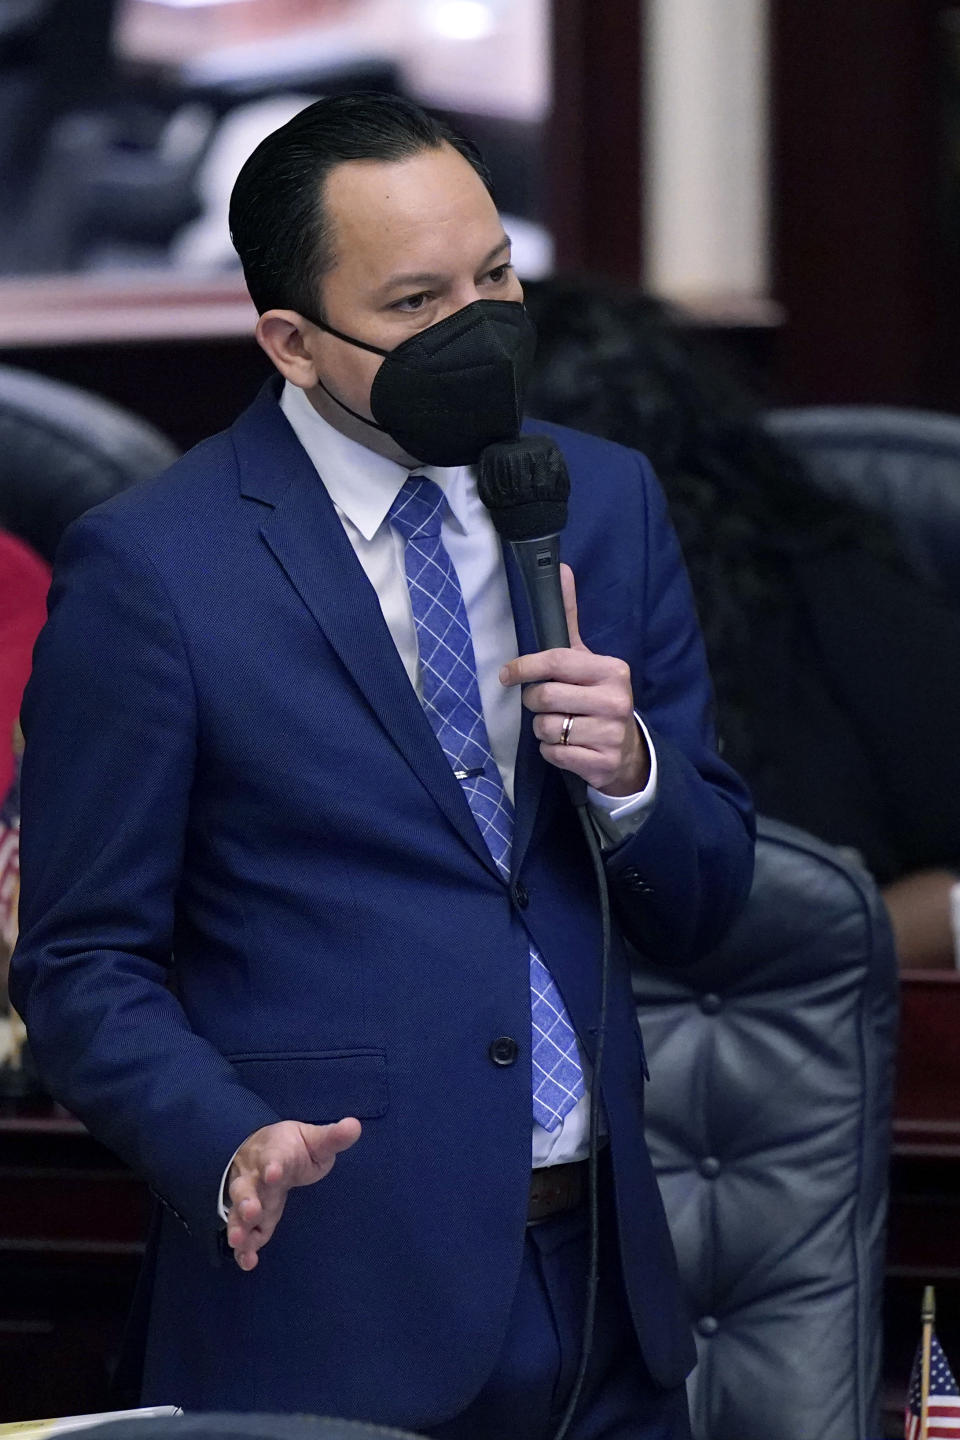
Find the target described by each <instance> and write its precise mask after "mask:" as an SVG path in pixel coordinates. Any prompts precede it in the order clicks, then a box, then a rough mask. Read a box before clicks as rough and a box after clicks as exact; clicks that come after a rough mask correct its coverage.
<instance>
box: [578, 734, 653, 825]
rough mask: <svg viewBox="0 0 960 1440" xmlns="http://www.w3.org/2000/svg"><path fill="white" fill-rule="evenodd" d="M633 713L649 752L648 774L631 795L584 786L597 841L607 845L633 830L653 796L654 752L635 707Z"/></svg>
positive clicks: (649, 805)
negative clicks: (605, 791) (604, 791)
mask: <svg viewBox="0 0 960 1440" xmlns="http://www.w3.org/2000/svg"><path fill="white" fill-rule="evenodd" d="M633 715H634V719H635V720H636V722H637V724H638V725H639V726H640V729H641V730H642V731H643V738H644V739H645V740H646V742H647V749H648V750H649V752H650V778H649V779H648V780H647V783H646V785H644V787H643V789H642V790H638V791H637V792H636V794H635V795H604V794H603V792H602V791H600V790H594V788H593V786H592V785H588V786H587V802H588V804H589V806H590V818H591V820H592V821H593V823H594V826H595V828H596V830H597V832H598V834H599V836H600V840H601V842H602V843H604V844H606V845H609V846H611V847H612V846H614V845H619V844H620V843H621V841H623V840H626V839H627V838H628V837H629V836H630V835H635V834H636V833H637V831H638V830H639V829H640V827H641V826H642V825H643V823H644V821H645V820H646V819H647V818H648V816H649V814H650V811H651V810H652V808H653V804H654V801H655V800H656V798H657V752H656V749H655V747H654V744H653V740H652V738H651V736H650V731H649V730H648V729H647V727H646V725H645V724H644V723H643V721H642V720H641V718H640V716H639V715H638V714H637V712H636V711H634V712H633Z"/></svg>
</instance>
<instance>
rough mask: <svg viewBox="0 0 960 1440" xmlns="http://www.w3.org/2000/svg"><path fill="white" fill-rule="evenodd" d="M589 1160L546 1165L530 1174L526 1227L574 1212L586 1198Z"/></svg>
mask: <svg viewBox="0 0 960 1440" xmlns="http://www.w3.org/2000/svg"><path fill="white" fill-rule="evenodd" d="M589 1163H590V1162H589V1161H588V1160H572V1161H570V1162H569V1164H566V1165H544V1166H541V1167H539V1168H538V1169H536V1170H534V1171H532V1172H531V1175H530V1201H529V1204H528V1206H527V1224H528V1225H536V1224H537V1223H538V1221H540V1220H546V1219H548V1218H549V1217H550V1216H551V1215H562V1214H563V1212H564V1211H565V1210H575V1209H576V1207H577V1206H578V1205H580V1204H582V1202H583V1200H584V1199H585V1197H586V1194H587V1169H588V1166H589Z"/></svg>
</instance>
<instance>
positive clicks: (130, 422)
mask: <svg viewBox="0 0 960 1440" xmlns="http://www.w3.org/2000/svg"><path fill="white" fill-rule="evenodd" d="M177 453H178V452H177V450H176V447H175V446H174V445H173V444H172V442H171V441H169V440H168V439H167V438H166V436H164V435H161V434H160V432H159V431H158V430H155V429H154V427H153V426H152V425H150V424H148V423H147V421H145V420H141V419H140V417H139V416H137V415H133V414H131V413H130V412H129V411H127V410H123V409H121V408H120V407H119V406H118V405H114V404H112V403H111V402H110V401H107V400H102V399H101V398H100V397H99V396H97V395H92V394H90V393H89V392H88V391H86V390H79V389H77V388H75V387H74V386H72V385H64V384H62V383H61V382H60V381H58V380H48V379H47V378H46V377H45V376H42V375H34V374H32V373H31V372H29V371H26V370H17V369H14V368H12V367H10V366H6V365H2V366H0V528H2V529H4V530H9V531H10V532H11V533H12V534H14V535H18V536H19V537H20V538H21V539H22V540H25V541H26V542H27V544H29V545H32V546H33V548H34V550H36V551H37V552H38V553H39V554H40V555H42V556H44V558H45V559H47V560H52V559H53V554H54V551H55V550H56V547H57V544H58V542H59V539H60V536H61V535H62V534H63V531H64V529H65V528H66V526H67V525H68V524H69V523H70V521H71V520H74V519H75V518H76V517H77V516H78V515H81V514H82V513H83V512H84V510H88V509H89V508H90V507H91V506H92V505H97V504H99V503H100V501H101V500H107V499H109V497H110V496H111V495H113V494H114V493H115V492H116V491H118V490H123V489H125V488H126V487H127V486H128V485H131V484H133V482H134V481H135V480H141V479H145V478H147V477H148V476H151V475H155V474H157V473H158V472H159V471H160V470H163V469H164V468H165V467H166V466H167V465H169V464H171V462H172V461H174V460H175V459H176V458H177Z"/></svg>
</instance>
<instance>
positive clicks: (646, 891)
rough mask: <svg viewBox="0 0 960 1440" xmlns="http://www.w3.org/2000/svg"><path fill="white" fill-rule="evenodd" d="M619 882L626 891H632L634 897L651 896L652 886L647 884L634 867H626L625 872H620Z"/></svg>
mask: <svg viewBox="0 0 960 1440" xmlns="http://www.w3.org/2000/svg"><path fill="white" fill-rule="evenodd" d="M620 882H621V884H622V885H625V886H626V888H627V889H628V890H632V891H633V893H634V894H635V895H652V894H653V886H652V885H648V884H647V882H646V880H644V879H643V877H642V875H641V874H640V871H639V870H638V869H637V867H636V866H635V865H628V866H627V868H626V870H621V872H620Z"/></svg>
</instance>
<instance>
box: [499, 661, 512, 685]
mask: <svg viewBox="0 0 960 1440" xmlns="http://www.w3.org/2000/svg"><path fill="white" fill-rule="evenodd" d="M509 679H510V668H509V666H507V665H504V667H503V669H502V670H501V671H500V684H501V685H506V683H507V681H508V680H509Z"/></svg>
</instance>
